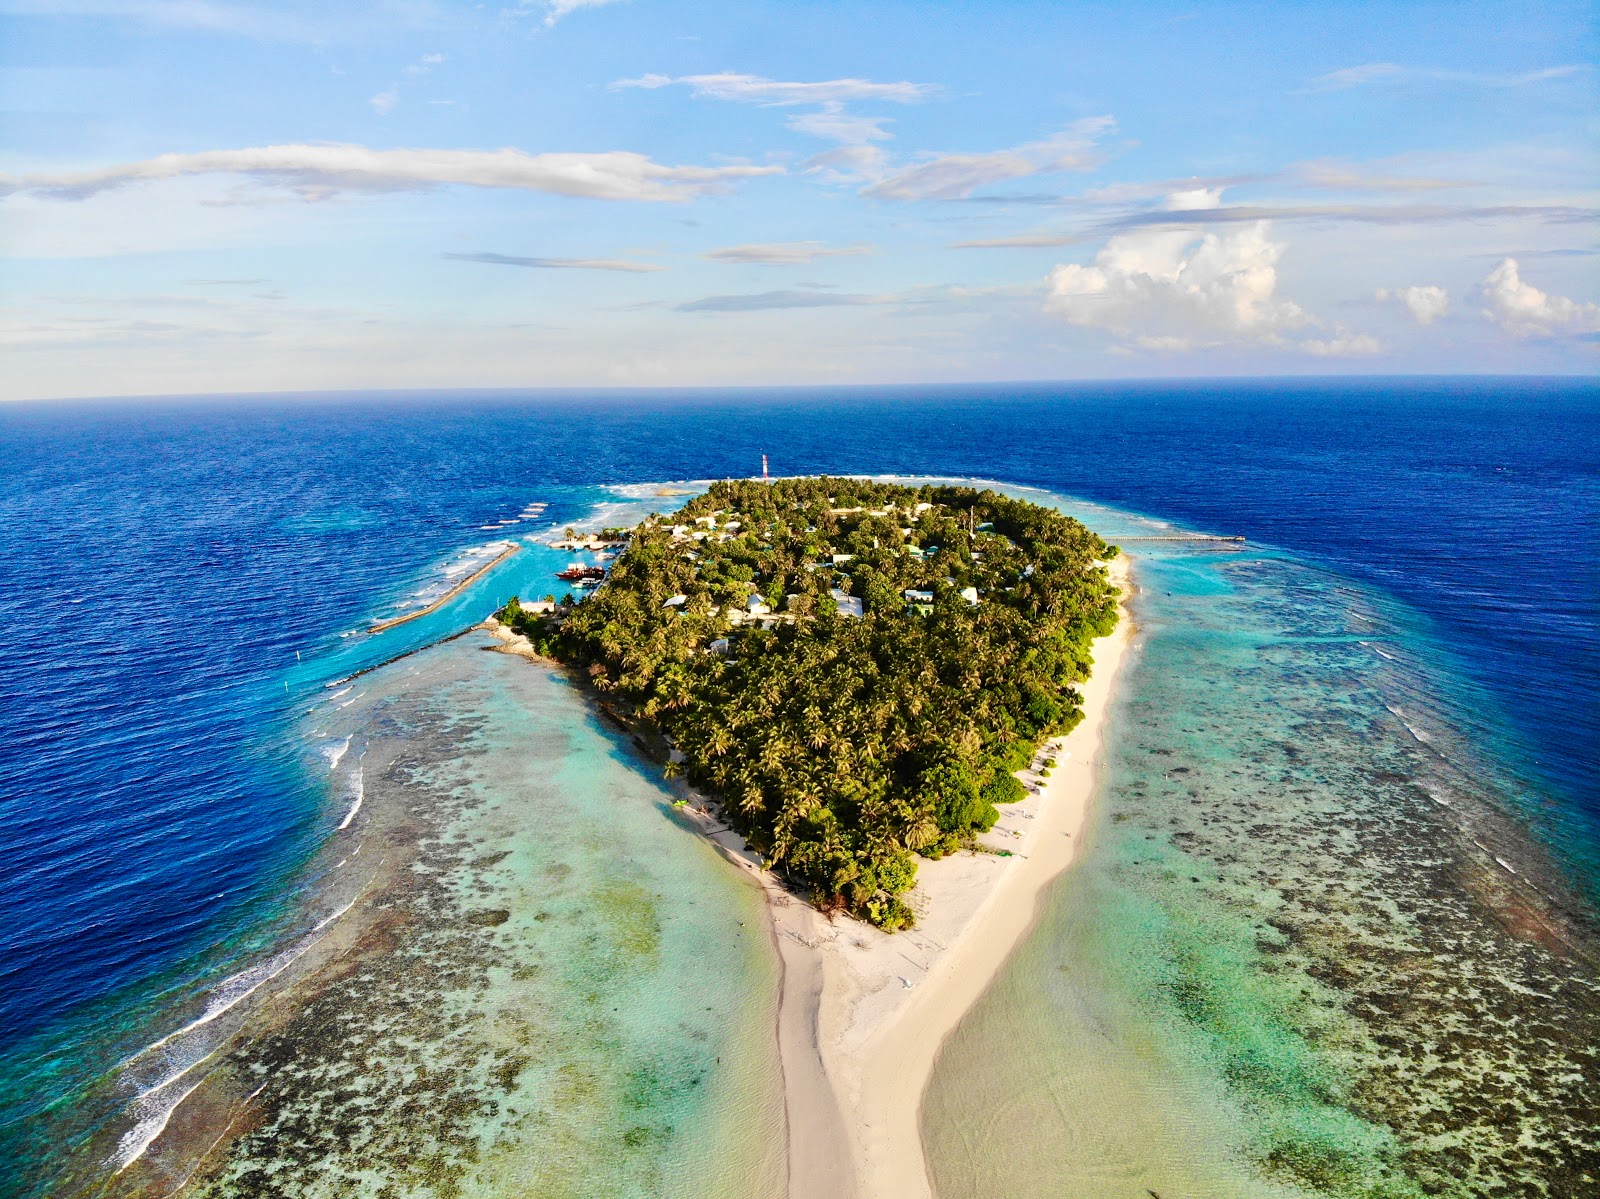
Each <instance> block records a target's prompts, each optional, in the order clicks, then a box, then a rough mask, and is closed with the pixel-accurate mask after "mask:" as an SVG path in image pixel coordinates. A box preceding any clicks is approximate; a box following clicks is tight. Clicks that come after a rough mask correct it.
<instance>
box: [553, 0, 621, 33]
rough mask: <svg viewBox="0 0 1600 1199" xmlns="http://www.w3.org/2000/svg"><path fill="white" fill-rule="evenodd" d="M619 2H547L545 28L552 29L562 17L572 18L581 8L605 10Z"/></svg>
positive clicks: (589, 0) (612, 0) (599, 0)
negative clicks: (606, 7)
mask: <svg viewBox="0 0 1600 1199" xmlns="http://www.w3.org/2000/svg"><path fill="white" fill-rule="evenodd" d="M617 2H618V0H545V3H544V6H543V7H544V10H545V14H544V25H545V28H546V29H549V28H551V27H552V26H554V25H555V23H556V22H557V21H559V20H561V18H562V17H567V16H571V15H572V14H573V13H575V12H577V11H578V10H579V9H580V8H603V7H604V6H606V5H608V4H616V3H617Z"/></svg>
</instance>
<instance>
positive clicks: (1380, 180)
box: [1286, 158, 1477, 192]
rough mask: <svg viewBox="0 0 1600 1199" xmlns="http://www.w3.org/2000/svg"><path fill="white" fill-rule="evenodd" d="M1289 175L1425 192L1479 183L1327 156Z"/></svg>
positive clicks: (1342, 185) (1311, 181) (1337, 185)
mask: <svg viewBox="0 0 1600 1199" xmlns="http://www.w3.org/2000/svg"><path fill="white" fill-rule="evenodd" d="M1286 177H1287V178H1289V179H1291V180H1293V181H1295V182H1297V183H1300V184H1301V185H1302V186H1305V187H1314V188H1320V189H1322V190H1324V191H1387V192H1426V191H1448V190H1449V189H1451V188H1458V187H1474V186H1477V184H1476V183H1474V182H1473V181H1471V180H1465V179H1446V178H1442V177H1439V176H1430V175H1398V174H1388V173H1385V172H1384V171H1382V170H1380V169H1374V168H1373V167H1371V166H1358V165H1356V164H1354V163H1346V162H1339V161H1337V160H1334V159H1328V158H1322V159H1317V160H1315V161H1312V162H1303V163H1300V164H1298V165H1297V166H1295V167H1292V168H1291V169H1290V170H1289V172H1288V173H1287V176H1286Z"/></svg>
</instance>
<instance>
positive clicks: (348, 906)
mask: <svg viewBox="0 0 1600 1199" xmlns="http://www.w3.org/2000/svg"><path fill="white" fill-rule="evenodd" d="M360 898H361V897H360V896H359V895H358V896H356V899H360ZM355 906H356V900H355V899H352V900H351V901H350V902H349V903H347V904H345V905H344V907H342V908H340V909H339V910H338V911H337V912H335V913H334V914H333V915H331V916H329V917H328V918H327V919H326V920H324V921H322V923H320V924H318V925H317V926H316V927H315V928H313V929H312V930H311V931H312V932H313V933H320V932H321V931H322V930H323V929H325V928H327V927H328V925H330V924H332V923H333V922H334V921H335V920H337V919H339V917H340V916H343V915H344V914H345V913H346V912H348V911H349V910H350V909H351V908H353V907H355Z"/></svg>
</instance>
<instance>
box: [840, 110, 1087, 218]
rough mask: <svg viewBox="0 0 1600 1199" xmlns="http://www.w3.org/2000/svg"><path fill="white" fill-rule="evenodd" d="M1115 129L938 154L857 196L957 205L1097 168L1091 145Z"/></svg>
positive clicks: (1082, 125)
mask: <svg viewBox="0 0 1600 1199" xmlns="http://www.w3.org/2000/svg"><path fill="white" fill-rule="evenodd" d="M1115 128H1116V121H1114V120H1113V119H1112V118H1111V117H1089V118H1087V119H1085V120H1081V121H1075V122H1074V123H1073V124H1072V125H1070V126H1068V127H1067V128H1066V129H1064V130H1062V131H1061V132H1060V133H1058V134H1056V135H1055V136H1054V137H1051V138H1046V139H1045V140H1044V141H1038V142H1028V143H1027V144H1025V145H1021V146H1015V147H1013V148H1011V149H1009V150H993V151H990V152H988V153H984V154H941V155H938V156H936V157H933V158H930V159H928V160H927V161H925V162H920V163H917V164H915V165H913V166H909V167H906V168H905V169H904V170H901V171H897V172H895V173H894V174H892V175H889V176H888V177H887V178H885V179H881V180H879V181H878V182H877V183H874V184H873V185H872V186H871V187H869V188H867V189H866V190H865V191H864V192H863V193H862V194H863V195H866V196H871V197H873V198H874V199H879V200H959V199H962V198H963V197H966V196H970V195H971V194H972V193H973V192H975V191H977V190H978V189H979V188H980V187H985V186H987V185H988V184H991V183H999V182H1002V181H1004V180H1007V179H1023V178H1026V177H1027V176H1029V175H1038V174H1044V173H1047V172H1051V171H1083V170H1089V169H1090V168H1092V167H1095V166H1097V165H1099V163H1100V162H1101V161H1102V160H1103V155H1102V154H1101V152H1100V151H1099V149H1098V148H1097V145H1096V143H1097V142H1098V140H1099V139H1100V138H1101V137H1102V136H1104V135H1105V134H1107V133H1109V132H1111V131H1113V130H1114V129H1115Z"/></svg>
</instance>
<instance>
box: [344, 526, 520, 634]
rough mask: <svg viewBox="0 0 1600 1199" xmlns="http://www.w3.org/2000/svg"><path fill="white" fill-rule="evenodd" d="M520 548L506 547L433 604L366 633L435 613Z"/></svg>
mask: <svg viewBox="0 0 1600 1199" xmlns="http://www.w3.org/2000/svg"><path fill="white" fill-rule="evenodd" d="M521 548H522V547H521V546H520V545H508V546H506V548H505V549H503V550H501V551H500V552H499V553H498V554H496V555H495V556H494V557H493V558H491V559H490V560H489V561H487V562H485V563H484V564H483V565H482V566H480V567H478V569H477V570H475V571H473V572H472V573H471V574H470V575H468V576H467V577H466V578H464V579H462V580H461V582H459V583H457V584H456V585H455V586H454V587H452V588H450V590H449V591H446V592H445V593H444V594H443V595H441V596H440V597H439V598H438V599H436V600H434V601H433V603H431V604H429V605H428V606H427V607H426V608H418V609H417V610H416V611H415V612H407V613H406V614H405V615H404V616H396V617H394V618H393V619H391V620H380V621H379V622H378V623H377V624H375V625H373V626H372V627H371V628H370V629H368V630H367V632H368V633H381V632H383V631H384V630H385V629H392V628H394V627H395V625H399V624H405V623H406V621H408V620H416V619H418V618H420V617H423V616H426V615H428V613H430V612H437V611H438V610H439V609H440V608H442V607H444V606H445V605H446V604H448V603H449V602H450V601H451V600H453V599H455V598H456V596H458V595H460V594H461V593H462V592H463V591H465V590H466V589H467V588H468V587H471V586H472V585H473V584H474V583H476V582H477V581H478V580H479V579H481V578H483V576H484V575H486V574H488V573H489V572H490V571H491V570H493V569H494V568H495V567H497V566H499V565H500V563H502V562H504V561H505V560H506V559H507V558H509V557H511V555H512V554H514V553H516V552H517V551H518V550H520V549H521Z"/></svg>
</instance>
